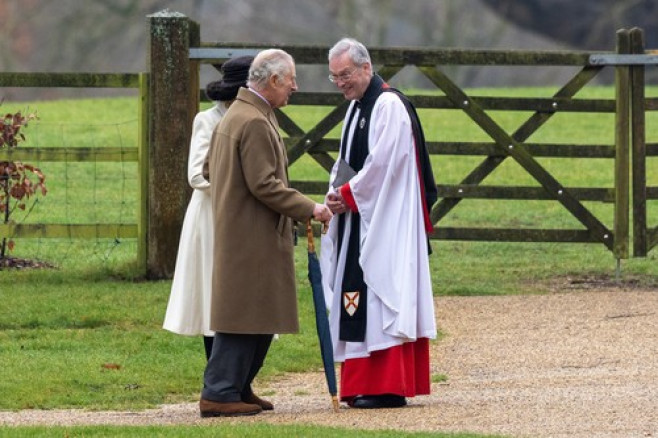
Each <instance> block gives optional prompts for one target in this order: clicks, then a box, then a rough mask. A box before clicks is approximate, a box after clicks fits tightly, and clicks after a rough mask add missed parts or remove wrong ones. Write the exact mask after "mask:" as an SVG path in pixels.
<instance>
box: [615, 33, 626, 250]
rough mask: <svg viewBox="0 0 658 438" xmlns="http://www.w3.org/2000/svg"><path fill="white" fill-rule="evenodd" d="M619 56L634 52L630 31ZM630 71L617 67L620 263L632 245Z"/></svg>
mask: <svg viewBox="0 0 658 438" xmlns="http://www.w3.org/2000/svg"><path fill="white" fill-rule="evenodd" d="M617 53H618V54H628V53H630V37H629V31H628V30H627V29H621V30H619V31H617ZM629 70H630V68H629V67H628V66H627V65H619V66H617V67H615V92H616V98H615V101H616V105H617V109H616V114H615V212H614V215H615V220H614V236H615V240H614V244H613V248H612V252H613V254H614V256H615V258H616V259H617V260H620V259H627V258H628V243H629V236H628V232H629V226H628V225H629V220H628V216H629V188H630V187H629V172H630V159H629V126H630V123H629V118H630V86H629V82H630V80H629V79H630V74H629Z"/></svg>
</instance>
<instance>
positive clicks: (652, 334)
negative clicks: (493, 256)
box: [0, 288, 658, 438]
mask: <svg viewBox="0 0 658 438" xmlns="http://www.w3.org/2000/svg"><path fill="white" fill-rule="evenodd" d="M436 310H437V319H438V321H439V325H440V328H441V331H442V332H443V333H444V334H445V336H444V337H443V338H442V339H441V340H440V341H439V342H437V343H435V344H434V347H433V352H432V354H433V362H432V367H433V373H439V374H445V375H446V376H448V380H447V381H446V382H444V383H436V384H433V387H432V390H433V394H432V395H431V396H424V397H418V398H416V399H411V400H410V406H409V407H407V408H402V409H390V410H380V411H359V410H354V409H349V408H346V407H343V408H342V409H341V410H340V412H338V413H333V412H332V410H331V403H330V400H329V397H328V396H327V395H326V385H325V383H324V378H323V375H322V374H321V373H308V374H303V375H290V376H286V377H285V378H281V379H278V380H276V381H274V382H270V383H268V384H267V386H263V387H260V388H258V389H259V392H260V393H261V394H269V395H268V396H267V397H266V398H269V399H270V400H272V401H273V402H274V403H275V406H276V407H275V411H274V412H267V413H263V414H260V415H257V416H254V417H249V418H242V419H200V418H199V416H198V410H197V405H196V403H185V404H178V405H167V406H163V407H161V408H160V409H153V410H147V411H139V412H92V411H80V410H74V411H69V410H59V411H31V410H25V411H20V412H0V425H26V424H31V425H50V424H59V425H72V424H85V425H87V424H117V425H119V424H120V425H144V424H213V423H214V422H240V423H249V422H267V423H305V424H318V425H330V426H346V427H350V428H363V429H381V428H388V429H399V430H406V431H415V430H418V431H470V432H478V433H488V434H504V435H507V436H511V437H526V436H527V437H556V438H557V437H569V438H598V437H611V438H613V437H614V438H622V437H624V438H626V437H654V436H655V437H658V290H639V289H633V290H624V289H619V288H607V289H603V290H573V291H570V292H569V293H552V294H548V295H530V296H513V297H510V296H505V297H448V298H438V299H437V300H436Z"/></svg>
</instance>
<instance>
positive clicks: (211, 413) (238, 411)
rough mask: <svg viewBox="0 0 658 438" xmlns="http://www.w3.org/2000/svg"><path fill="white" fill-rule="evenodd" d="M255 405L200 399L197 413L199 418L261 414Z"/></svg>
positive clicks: (259, 408) (258, 407)
mask: <svg viewBox="0 0 658 438" xmlns="http://www.w3.org/2000/svg"><path fill="white" fill-rule="evenodd" d="M262 410H263V408H261V407H260V406H259V405H257V404H249V403H244V402H216V401H212V400H204V399H201V400H200V401H199V411H200V412H201V417H202V418H206V417H239V416H242V415H255V414H258V413H259V412H261V411H262Z"/></svg>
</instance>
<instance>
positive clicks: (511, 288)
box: [0, 87, 658, 437]
mask: <svg viewBox="0 0 658 438" xmlns="http://www.w3.org/2000/svg"><path fill="white" fill-rule="evenodd" d="M610 91H611V89H610V88H596V87H593V88H591V89H588V90H587V93H588V94H589V95H592V96H595V97H606V98H607V97H611V93H610ZM552 92H554V90H548V89H531V90H502V91H501V90H474V91H473V94H474V95H485V94H489V95H491V94H500V95H511V94H516V95H540V96H548V95H550V94H551V93H552ZM652 92H653V94H656V93H655V90H653V91H652ZM648 94H651V93H648ZM2 108H3V110H4V111H15V110H18V109H25V108H30V109H36V110H37V111H38V114H39V116H40V120H39V122H38V123H33V124H31V125H30V126H29V127H28V128H27V129H26V131H25V134H26V136H27V141H26V143H25V145H26V146H39V147H63V146H66V147H78V146H89V147H94V146H123V147H132V146H134V145H135V144H136V129H137V121H136V120H137V103H136V99H134V98H114V99H103V100H97V99H87V100H66V101H56V102H32V103H25V104H21V105H20V106H17V107H15V108H14V106H13V105H12V104H11V103H9V102H5V103H3V106H2ZM98 108H103V111H98ZM285 111H286V112H288V113H289V114H291V115H292V116H293V117H294V118H295V119H296V120H297V119H299V120H300V121H299V124H300V126H302V127H303V128H304V129H308V128H310V127H311V126H313V125H314V123H315V122H317V121H318V120H319V119H320V118H321V117H322V116H323V115H324V114H326V112H328V109H327V108H286V109H285ZM491 115H492V116H493V117H494V118H495V119H496V120H497V121H499V122H500V123H501V124H502V125H503V126H505V127H506V129H509V130H513V129H514V128H515V127H516V126H518V125H519V124H520V123H522V121H523V119H524V118H525V117H527V116H528V114H512V113H502V112H493V113H492V114H491ZM422 116H423V120H424V126H425V129H426V131H427V137H428V139H430V140H459V141H489V139H488V138H487V136H486V135H484V134H483V133H482V132H481V130H479V128H477V127H475V126H474V125H473V123H472V122H470V121H469V120H468V119H467V118H466V117H464V116H463V114H461V113H459V112H457V111H446V110H441V111H434V112H433V113H430V112H426V111H425V110H423V111H422ZM647 127H648V129H649V132H648V133H647V140H648V141H649V142H656V141H658V140H657V139H658V132H657V130H658V120H656V113H655V112H652V113H648V114H647ZM613 129H614V122H613V120H612V119H611V116H610V115H582V117H581V115H577V116H576V115H574V114H564V115H562V114H558V115H557V116H556V117H555V118H553V119H552V120H551V121H550V122H549V123H548V124H547V125H546V126H545V127H543V128H542V129H541V130H540V131H538V132H537V134H535V136H533V137H532V138H531V139H530V141H533V142H535V141H536V142H564V143H577V144H585V143H602V144H612V143H613V141H614V131H613ZM337 132H338V130H337V129H334V130H333V131H332V132H331V133H330V136H334V137H337V136H338V134H337ZM433 160H434V170H435V174H436V178H437V182H438V183H440V184H445V183H456V182H458V181H460V180H461V179H462V178H463V177H464V176H465V174H466V173H468V172H469V171H470V170H471V169H472V168H473V167H474V166H476V165H477V164H478V163H479V162H480V161H481V160H482V157H449V156H439V157H433ZM540 161H541V163H542V164H543V165H545V166H546V167H547V168H549V170H550V171H551V172H552V173H554V174H555V175H556V177H558V179H560V181H562V182H563V183H564V184H565V185H567V186H571V185H573V186H579V187H580V186H607V187H610V186H612V184H613V174H612V166H613V164H612V161H611V160H603V159H598V160H595V159H577V160H576V159H574V160H565V159H541V160H540ZM39 164H42V165H43V168H44V171H45V172H46V174H47V178H48V179H47V182H48V186H49V190H50V192H49V193H48V195H47V196H46V197H45V198H40V199H39V201H38V203H37V204H36V205H35V206H34V207H33V208H32V210H31V211H30V212H29V213H22V212H19V213H17V214H18V216H17V219H18V221H25V222H28V223H30V222H32V223H35V222H39V221H46V222H49V223H59V222H64V223H66V222H71V223H76V222H78V223H83V222H86V221H98V222H104V221H107V222H116V221H126V222H130V221H134V220H135V218H136V211H137V206H136V205H135V200H136V199H137V196H136V193H137V189H136V165H135V164H134V163H125V164H117V163H96V164H93V163H92V164H91V165H79V164H73V163H71V164H68V165H65V164H64V163H39ZM655 168H656V159H655V158H650V159H649V162H648V163H647V169H648V170H649V172H650V173H649V175H648V176H647V178H648V184H649V185H658V174H656V173H655V172H654V173H652V172H651V169H655ZM290 174H291V178H292V179H311V180H312V179H326V172H324V170H322V169H321V168H320V167H319V166H318V165H317V164H316V163H314V162H313V160H312V159H311V158H309V157H307V156H305V157H303V158H302V159H301V160H300V161H299V162H298V163H295V164H294V165H293V166H292V167H291V169H290ZM485 183H486V184H524V185H533V184H535V185H536V182H534V180H532V178H530V177H528V175H527V174H525V172H520V171H519V168H518V165H516V164H515V163H513V162H512V161H511V160H507V161H506V162H505V163H504V164H503V165H502V166H500V167H499V168H498V169H497V170H496V171H495V172H494V173H493V174H492V175H491V176H490V177H488V178H487V179H486V180H485ZM588 207H591V208H592V209H593V211H594V213H595V214H596V215H597V217H599V218H600V220H601V221H602V222H603V223H604V224H606V225H607V226H612V208H611V206H610V205H607V204H596V203H588ZM648 207H649V218H650V219H649V221H650V225H654V226H655V225H656V223H657V222H658V221H657V220H656V217H657V216H658V215H657V213H658V203H656V202H655V201H652V202H648ZM439 225H440V226H481V227H494V226H495V227H513V226H521V227H528V228H533V227H542V228H552V227H553V228H563V227H566V228H570V227H579V226H580V225H579V224H578V223H577V222H575V220H574V219H573V218H572V217H571V216H570V215H569V214H567V213H566V212H565V210H564V209H563V208H561V207H560V206H559V205H557V204H556V203H552V202H540V201H533V202H518V201H479V200H478V201H474V200H466V201H464V202H462V203H461V204H460V205H459V206H458V207H457V208H456V209H455V210H454V211H452V212H451V213H450V214H449V215H448V216H447V217H446V218H445V220H444V221H442V222H441V224H439ZM16 245H17V246H16V250H15V251H14V253H13V255H14V256H18V257H28V258H38V259H42V260H46V261H49V262H52V263H54V264H56V265H57V268H56V269H44V270H26V271H19V270H8V271H0V281H1V282H2V286H1V287H0V302H2V306H0V368H1V369H2V376H3V377H2V378H0V394H2V397H0V409H4V410H16V409H25V408H39V409H54V408H80V407H85V408H88V409H142V408H147V407H153V406H157V405H159V404H162V403H171V402H184V401H195V400H197V399H198V395H199V391H200V389H201V377H202V372H203V366H204V358H203V347H202V342H201V339H200V338H198V337H192V338H188V337H182V336H177V335H174V334H171V333H169V332H166V331H164V330H162V329H161V325H162V320H163V317H164V312H165V309H166V305H167V300H168V297H169V288H170V286H171V283H170V281H159V282H142V281H139V280H138V277H139V275H138V273H137V271H136V270H135V255H136V242H134V241H132V240H130V239H127V240H124V241H115V240H107V241H105V240H103V241H75V240H69V239H22V240H17V242H16ZM432 247H433V249H434V253H433V255H432V256H431V258H430V263H431V270H432V278H433V283H434V291H435V294H436V295H460V296H468V295H504V294H528V293H545V292H547V291H548V290H549V288H548V282H549V280H552V279H555V278H556V277H566V276H573V275H576V276H584V275H597V276H609V277H614V273H615V260H614V258H613V256H612V254H611V253H610V251H608V250H607V249H605V248H604V247H603V245H599V244H558V243H493V242H455V241H434V242H432ZM172 251H175V249H173V248H172ZM655 254H656V252H655V250H654V251H653V252H652V253H650V255H649V257H647V258H638V259H630V260H624V261H623V263H622V275H623V277H622V279H623V278H629V277H632V278H634V279H638V281H640V283H643V284H646V285H649V286H654V287H655V285H656V278H658V263H656V260H655V259H656V255H655ZM296 268H297V277H298V285H299V286H298V292H299V308H300V324H301V333H300V334H299V335H295V336H291V335H288V336H282V337H281V338H280V340H278V341H276V342H274V343H273V347H272V349H271V352H270V354H269V355H268V358H267V361H266V363H265V367H264V369H263V371H262V373H261V374H260V375H259V379H268V378H271V377H272V376H276V375H279V374H282V373H288V372H304V371H308V370H311V369H319V368H320V367H321V362H320V357H319V354H318V346H317V339H316V336H315V325H314V320H313V312H312V303H311V297H310V288H309V285H308V281H307V279H306V248H305V243H304V239H300V246H298V247H297V249H296ZM440 324H441V322H440V321H439V326H440ZM105 364H117V365H118V366H119V368H118V369H112V368H107V367H105V366H104V365H105ZM5 376H12V377H11V378H6V377H5ZM446 379H447V380H448V381H449V376H441V375H436V376H433V381H435V382H438V381H444V380H446ZM219 427H220V429H216V428H215V427H213V428H196V427H160V428H157V427H156V428H129V427H125V428H113V427H89V428H87V427H84V428H83V427H80V428H20V429H18V430H16V429H13V428H0V436H16V434H17V433H18V434H19V435H20V436H44V435H51V432H52V433H54V434H55V435H62V436H106V435H112V436H145V435H149V436H150V435H156V436H179V435H192V436H205V434H208V433H213V435H215V434H216V433H217V431H218V430H220V431H221V434H222V435H223V436H255V435H256V434H258V435H259V436H261V435H271V436H287V435H292V436H307V435H311V434H312V435H317V436H332V435H333V434H335V433H336V430H332V429H326V428H320V427H311V428H305V427H302V426H299V427H298V426H277V427H275V426H266V425H253V426H251V425H250V426H245V427H244V428H242V427H239V428H236V429H234V427H235V426H231V427H230V428H223V427H221V426H219ZM231 433H235V435H230V434H231ZM356 433H357V436H370V434H371V433H370V432H361V431H357V432H356ZM361 433H363V435H361ZM252 434H253V435H252ZM373 436H374V435H373ZM377 436H382V435H381V432H377ZM396 436H425V435H422V434H413V435H412V434H408V435H404V434H403V435H400V433H399V432H396ZM427 436H429V435H427ZM432 436H448V435H432ZM455 436H459V437H466V436H470V435H455Z"/></svg>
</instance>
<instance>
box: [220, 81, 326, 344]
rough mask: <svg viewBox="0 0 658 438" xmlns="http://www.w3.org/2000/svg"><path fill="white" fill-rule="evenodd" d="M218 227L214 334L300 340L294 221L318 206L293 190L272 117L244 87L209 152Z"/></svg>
mask: <svg viewBox="0 0 658 438" xmlns="http://www.w3.org/2000/svg"><path fill="white" fill-rule="evenodd" d="M209 171H210V181H211V197H212V208H213V216H214V226H215V243H214V256H215V258H214V260H215V261H214V269H213V279H212V283H213V284H212V301H211V306H212V311H211V322H210V327H211V329H212V330H215V331H218V332H223V333H244V334H267V333H272V334H273V333H296V332H297V331H298V330H299V322H298V318H297V292H296V288H295V267H294V259H293V257H294V254H293V220H292V219H294V220H297V221H306V220H307V219H308V218H310V217H311V216H312V215H313V208H314V206H315V203H314V202H313V201H312V200H311V199H309V198H307V197H306V196H304V195H302V194H301V193H299V192H298V191H296V190H294V189H291V188H289V187H288V174H287V172H288V159H287V156H286V150H285V146H284V144H283V140H282V139H281V136H280V134H279V131H278V123H277V120H276V118H275V116H274V111H273V110H272V108H271V107H270V106H269V104H268V103H267V102H265V101H264V100H263V99H261V98H260V97H259V96H258V95H256V94H255V93H253V92H252V91H250V90H248V89H246V88H241V89H240V91H239V93H238V97H237V99H236V101H235V102H234V103H233V104H232V105H231V107H230V108H229V110H228V111H227V113H226V116H225V117H224V118H223V119H222V121H221V122H220V123H219V125H218V126H217V127H216V128H215V131H214V132H213V137H212V140H211V145H210V153H209Z"/></svg>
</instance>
